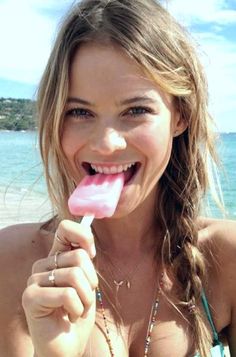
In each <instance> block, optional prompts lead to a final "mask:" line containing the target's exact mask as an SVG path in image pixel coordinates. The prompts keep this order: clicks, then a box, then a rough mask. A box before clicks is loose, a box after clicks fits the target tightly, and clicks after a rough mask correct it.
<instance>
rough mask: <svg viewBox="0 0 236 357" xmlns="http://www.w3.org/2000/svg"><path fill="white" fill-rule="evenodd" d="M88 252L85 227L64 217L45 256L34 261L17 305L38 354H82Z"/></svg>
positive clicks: (90, 313) (93, 279)
mask: <svg viewBox="0 0 236 357" xmlns="http://www.w3.org/2000/svg"><path fill="white" fill-rule="evenodd" d="M75 246H76V247H77V248H76V249H75ZM94 256H95V247H94V239H93V235H92V232H91V230H90V228H88V227H83V226H81V225H80V224H79V223H75V222H72V221H68V220H66V221H62V222H61V223H60V225H59V227H58V229H57V232H56V234H55V238H54V242H53V246H52V249H51V251H50V253H49V255H48V257H47V258H45V259H41V260H38V261H37V262H35V263H34V265H33V268H32V275H31V276H30V278H29V279H28V284H27V288H26V289H25V291H24V293H23V296H22V304H23V308H24V310H25V314H26V318H27V322H28V326H29V331H30V335H31V337H32V342H33V345H34V348H35V353H36V355H37V356H38V357H48V356H50V357H65V356H70V357H73V356H77V357H78V356H81V355H82V354H83V352H84V349H85V347H86V345H87V342H88V338H89V336H90V334H91V331H92V329H93V326H94V323H95V312H96V287H97V285H98V278H97V274H96V271H95V269H94V266H93V263H92V258H94ZM49 277H51V281H50V279H49Z"/></svg>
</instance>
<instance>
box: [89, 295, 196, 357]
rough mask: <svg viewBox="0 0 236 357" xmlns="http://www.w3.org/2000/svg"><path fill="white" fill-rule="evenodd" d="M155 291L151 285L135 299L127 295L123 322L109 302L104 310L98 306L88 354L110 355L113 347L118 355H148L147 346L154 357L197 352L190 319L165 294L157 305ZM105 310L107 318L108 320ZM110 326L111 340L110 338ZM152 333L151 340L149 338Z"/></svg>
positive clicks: (122, 309) (122, 307)
mask: <svg viewBox="0 0 236 357" xmlns="http://www.w3.org/2000/svg"><path fill="white" fill-rule="evenodd" d="M151 292H152V290H151V289H150V290H149V292H148V291H147V290H145V289H144V292H143V293H142V294H140V296H138V295H137V294H136V297H133V299H131V298H130V299H127V301H126V303H125V304H122V305H121V309H120V310H119V314H120V318H121V323H119V324H116V323H115V322H114V320H115V318H114V312H112V310H111V309H109V308H108V306H107V304H104V305H105V308H104V311H103V312H102V310H101V309H100V308H99V307H98V311H97V316H96V325H95V327H94V330H93V332H92V334H91V337H90V340H89V343H88V345H87V349H86V352H85V354H84V357H90V356H93V357H99V356H104V357H106V356H107V357H110V356H112V354H111V348H112V351H113V354H114V357H121V356H122V357H128V356H129V357H144V356H145V348H147V350H148V356H150V357H152V356H155V357H159V356H161V357H165V356H166V357H167V356H168V357H169V356H173V357H175V356H176V357H177V356H178V357H181V356H191V355H194V346H193V338H192V333H191V329H190V324H189V322H188V321H186V319H184V318H183V317H182V316H181V314H179V313H178V312H177V311H176V310H175V308H174V307H173V306H171V304H169V303H168V302H167V301H166V300H165V298H164V297H163V296H161V297H160V299H159V305H158V306H155V305H154V304H153V294H152V293H151ZM154 302H155V298H154ZM154 312H156V315H155V323H154V324H153V328H152V330H151V329H150V327H152V319H153V318H154V314H153V313H154ZM104 314H105V320H106V321H104ZM107 330H108V331H109V339H110V342H109V341H108V339H107V337H108V335H107V332H106V331H107ZM149 336H150V344H148V342H147V339H148V338H149ZM180 342H181V343H180ZM147 344H148V347H147ZM109 345H110V348H109ZM146 352H147V351H146Z"/></svg>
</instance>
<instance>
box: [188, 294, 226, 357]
mask: <svg viewBox="0 0 236 357" xmlns="http://www.w3.org/2000/svg"><path fill="white" fill-rule="evenodd" d="M201 299H202V305H203V308H204V310H205V313H206V315H207V319H208V321H209V323H210V325H211V329H212V332H213V346H212V348H211V357H224V346H223V344H222V342H221V341H220V340H219V336H218V333H217V331H216V328H215V325H214V322H213V319H212V316H211V312H210V308H209V304H208V301H207V298H206V295H205V292H204V291H203V292H202V298H201ZM193 357H200V355H199V353H197V354H196V355H194V356H193Z"/></svg>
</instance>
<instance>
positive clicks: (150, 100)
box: [120, 95, 159, 105]
mask: <svg viewBox="0 0 236 357" xmlns="http://www.w3.org/2000/svg"><path fill="white" fill-rule="evenodd" d="M136 102H147V103H158V102H159V101H158V100H157V99H154V98H151V97H148V96H146V95H143V96H139V97H133V98H129V99H125V100H123V101H121V102H120V104H121V105H125V104H132V103H136Z"/></svg>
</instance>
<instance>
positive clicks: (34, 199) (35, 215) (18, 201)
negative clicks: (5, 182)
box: [0, 187, 52, 228]
mask: <svg viewBox="0 0 236 357" xmlns="http://www.w3.org/2000/svg"><path fill="white" fill-rule="evenodd" d="M50 217H52V209H51V206H50V203H49V200H48V198H47V195H46V194H42V193H38V192H34V191H33V190H32V191H30V190H16V189H12V188H8V189H6V188H5V187H0V228H4V227H6V226H9V225H13V224H18V223H26V222H27V223H29V222H44V221H46V220H47V219H48V218H50Z"/></svg>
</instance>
